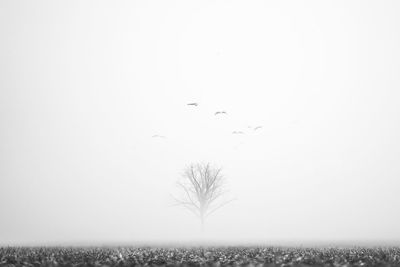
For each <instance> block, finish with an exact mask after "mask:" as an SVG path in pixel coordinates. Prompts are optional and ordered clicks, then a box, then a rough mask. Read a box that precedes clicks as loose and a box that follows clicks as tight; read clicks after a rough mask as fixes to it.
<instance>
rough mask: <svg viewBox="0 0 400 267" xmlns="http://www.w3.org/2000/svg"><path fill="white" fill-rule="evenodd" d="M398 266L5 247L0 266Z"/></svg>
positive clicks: (247, 253) (291, 255)
mask: <svg viewBox="0 0 400 267" xmlns="http://www.w3.org/2000/svg"><path fill="white" fill-rule="evenodd" d="M143 265H152V266H176V265H180V266H226V265H231V266H310V265H316V266H400V248H399V247H391V248H284V247H207V248H203V247H192V248H159V247H157V248H151V247H115V248H114V247H84V248H74V247H71V248H67V247H35V248H28V247H3V248H0V266H143Z"/></svg>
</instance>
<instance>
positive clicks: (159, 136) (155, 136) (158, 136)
mask: <svg viewBox="0 0 400 267" xmlns="http://www.w3.org/2000/svg"><path fill="white" fill-rule="evenodd" d="M152 138H166V137H165V136H164V135H158V134H155V135H153V136H152Z"/></svg>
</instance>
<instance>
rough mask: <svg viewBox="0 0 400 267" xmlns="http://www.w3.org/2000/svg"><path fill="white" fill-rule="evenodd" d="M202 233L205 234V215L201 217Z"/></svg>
mask: <svg viewBox="0 0 400 267" xmlns="http://www.w3.org/2000/svg"><path fill="white" fill-rule="evenodd" d="M200 216H201V217H200V223H201V232H202V233H204V214H201V215H200Z"/></svg>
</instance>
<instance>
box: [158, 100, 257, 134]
mask: <svg viewBox="0 0 400 267" xmlns="http://www.w3.org/2000/svg"><path fill="white" fill-rule="evenodd" d="M186 105H188V106H193V107H197V106H198V105H199V103H197V102H193V103H188V104H186ZM227 114H228V113H227V112H226V111H225V110H220V111H216V112H215V113H214V116H217V115H227ZM248 128H250V129H253V130H254V131H257V130H260V129H261V128H262V126H261V125H259V126H256V127H251V126H248ZM232 134H244V132H242V131H233V132H232ZM152 137H153V138H166V136H164V135H159V134H155V135H153V136H152Z"/></svg>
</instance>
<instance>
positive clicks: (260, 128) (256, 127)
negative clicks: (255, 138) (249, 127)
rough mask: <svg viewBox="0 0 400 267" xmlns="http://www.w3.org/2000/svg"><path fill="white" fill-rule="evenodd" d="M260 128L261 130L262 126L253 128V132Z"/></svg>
mask: <svg viewBox="0 0 400 267" xmlns="http://www.w3.org/2000/svg"><path fill="white" fill-rule="evenodd" d="M261 128H262V126H257V127H254V131H257V130H258V129H261Z"/></svg>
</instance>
